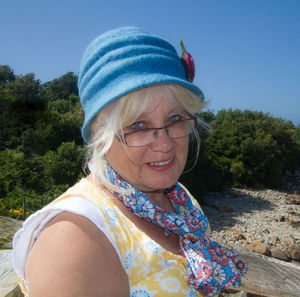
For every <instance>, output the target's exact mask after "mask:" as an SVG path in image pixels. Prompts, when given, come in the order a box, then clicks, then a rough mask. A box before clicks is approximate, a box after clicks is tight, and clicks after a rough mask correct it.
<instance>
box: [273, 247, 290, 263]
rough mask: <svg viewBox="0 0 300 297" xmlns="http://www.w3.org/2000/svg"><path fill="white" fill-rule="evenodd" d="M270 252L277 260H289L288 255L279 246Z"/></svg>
mask: <svg viewBox="0 0 300 297" xmlns="http://www.w3.org/2000/svg"><path fill="white" fill-rule="evenodd" d="M270 252H271V255H272V257H274V258H276V259H279V260H283V261H288V260H289V258H288V256H287V254H286V253H285V252H284V251H282V250H281V248H279V247H277V246H276V247H274V248H271V250H270Z"/></svg>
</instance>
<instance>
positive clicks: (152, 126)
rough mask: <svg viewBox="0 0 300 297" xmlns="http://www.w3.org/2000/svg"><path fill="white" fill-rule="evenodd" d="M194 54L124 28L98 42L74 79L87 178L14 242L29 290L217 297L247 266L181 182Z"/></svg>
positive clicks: (64, 294) (196, 101) (35, 296)
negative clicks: (214, 233) (214, 231)
mask: <svg viewBox="0 0 300 297" xmlns="http://www.w3.org/2000/svg"><path fill="white" fill-rule="evenodd" d="M193 71H194V69H193V61H192V58H191V56H190V55H189V54H188V53H186V52H185V50H184V52H183V56H182V59H180V58H179V56H178V55H177V53H176V50H175V49H174V48H173V46H172V45H170V44H169V43H168V42H167V41H165V40H163V39H161V38H159V37H157V36H155V35H153V34H151V33H149V32H147V31H145V30H142V29H139V28H135V27H123V28H119V29H116V30H113V31H110V32H107V33H105V34H103V35H101V36H99V37H98V38H96V39H95V40H94V41H93V42H92V43H91V44H90V45H89V47H88V48H87V50H86V52H85V54H84V56H83V59H82V63H81V69H80V74H79V81H78V85H79V92H80V99H81V104H82V107H83V110H84V112H85V121H84V124H83V127H82V136H83V139H84V140H85V141H86V142H87V148H88V150H87V151H88V158H87V163H88V167H89V170H90V174H89V175H88V176H87V177H86V178H83V179H82V180H81V181H80V182H79V183H78V184H76V185H75V186H73V187H72V188H70V189H69V190H68V191H67V192H66V193H64V194H63V195H61V196H60V197H59V198H57V199H56V200H55V201H54V202H52V203H51V204H50V205H48V206H46V207H45V208H43V209H42V210H40V211H38V212H37V213H35V214H33V215H32V216H31V217H30V218H29V219H28V220H27V221H26V222H25V223H24V226H23V228H22V229H21V230H20V231H19V232H18V233H17V234H16V236H15V238H14V268H15V271H16V273H17V274H18V275H19V278H20V285H21V287H22V290H23V292H24V293H25V294H26V296H30V297H41V296H43V297H53V296H55V297H76V296H80V297H84V296H88V297H93V296H95V297H101V296H103V297H109V296H115V297H121V296H131V297H134V296H136V297H137V296H139V297H141V296H153V297H156V296H164V297H167V296H217V295H218V292H220V291H221V290H222V289H224V288H228V287H229V286H232V285H235V286H238V285H239V284H240V276H241V275H242V274H243V273H244V272H245V270H246V269H245V266H244V264H243V263H242V262H241V261H237V260H236V258H237V255H236V254H235V253H233V252H231V251H229V250H228V249H226V248H223V247H221V246H220V245H219V244H218V243H216V242H213V241H211V240H210V239H209V237H208V235H207V234H208V222H207V219H206V217H205V215H204V214H203V212H202V210H201V208H200V206H199V205H198V204H197V202H196V200H195V199H194V198H193V197H191V195H190V193H189V192H188V191H187V190H186V189H185V188H184V187H183V186H182V185H181V184H179V183H178V179H179V177H180V175H181V174H182V172H183V170H184V167H185V163H186V159H187V155H188V148H189V143H190V142H191V141H196V143H198V148H199V136H198V133H197V125H198V121H197V118H196V115H197V114H198V113H199V112H200V110H201V108H202V107H203V105H204V103H203V95H202V92H201V90H200V89H199V88H198V87H197V86H195V85H194V84H192V82H191V81H192V79H193V75H194V73H193Z"/></svg>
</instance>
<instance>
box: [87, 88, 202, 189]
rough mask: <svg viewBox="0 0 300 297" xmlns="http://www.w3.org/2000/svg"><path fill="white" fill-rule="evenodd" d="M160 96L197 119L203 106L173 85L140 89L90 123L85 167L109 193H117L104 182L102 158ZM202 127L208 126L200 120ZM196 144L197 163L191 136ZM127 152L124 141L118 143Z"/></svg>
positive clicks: (198, 98) (107, 108)
mask: <svg viewBox="0 0 300 297" xmlns="http://www.w3.org/2000/svg"><path fill="white" fill-rule="evenodd" d="M158 95H159V96H162V97H163V98H166V99H167V100H170V101H171V102H172V101H174V102H176V103H177V104H178V103H179V104H180V105H181V106H182V107H183V109H184V110H185V111H186V112H188V113H190V114H192V115H196V116H197V115H198V114H199V113H200V111H201V110H202V109H203V107H204V106H205V105H206V103H205V102H203V100H202V98H201V97H199V96H198V95H196V94H195V93H194V92H193V91H191V90H189V89H187V88H184V87H182V86H180V85H176V84H162V85H155V86H150V87H146V88H142V89H139V90H137V91H134V92H131V93H129V94H127V95H125V96H123V97H121V98H119V99H118V100H116V101H114V102H112V103H110V104H108V105H107V106H105V107H104V108H103V109H102V110H101V111H100V112H99V113H98V114H97V116H96V117H95V118H94V119H93V122H92V124H91V133H90V141H89V143H88V145H87V154H86V167H88V168H89V170H90V172H91V173H92V175H93V177H95V176H98V177H99V178H100V180H101V182H102V184H103V185H104V186H105V187H107V188H108V189H110V190H114V191H118V189H116V188H115V187H114V186H113V185H112V184H111V183H110V182H109V181H108V179H107V175H106V172H105V163H106V158H105V155H106V153H107V152H108V151H109V149H110V147H111V145H112V143H113V141H114V139H115V137H119V136H118V132H120V131H121V132H122V131H123V128H124V127H127V126H128V125H131V124H133V123H134V122H135V121H136V120H137V119H138V118H139V117H140V116H141V115H142V114H143V113H145V111H146V110H147V109H148V108H149V107H150V106H151V102H152V100H153V99H154V98H157V96H158ZM199 123H200V124H202V125H203V126H204V127H206V126H207V125H206V124H205V123H204V122H202V121H201V120H199ZM194 136H195V138H196V141H197V149H196V158H195V159H196V160H197V158H198V154H199V149H200V137H199V134H198V131H195V132H194ZM120 141H121V143H122V144H123V147H124V149H125V150H126V151H127V148H126V144H125V142H124V140H122V139H120Z"/></svg>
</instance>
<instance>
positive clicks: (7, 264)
mask: <svg viewBox="0 0 300 297" xmlns="http://www.w3.org/2000/svg"><path fill="white" fill-rule="evenodd" d="M11 263H12V251H11V250H0V296H1V297H4V296H11V297H13V296H17V295H11V294H12V292H13V291H15V290H17V289H16V287H17V286H18V280H17V276H16V274H15V273H14V271H13V269H12V265H11ZM20 296H22V295H20Z"/></svg>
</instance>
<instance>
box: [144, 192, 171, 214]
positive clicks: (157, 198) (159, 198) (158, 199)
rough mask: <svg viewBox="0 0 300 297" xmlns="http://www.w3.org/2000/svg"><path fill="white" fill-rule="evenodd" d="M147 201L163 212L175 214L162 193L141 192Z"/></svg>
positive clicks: (169, 202)
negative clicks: (163, 210)
mask: <svg viewBox="0 0 300 297" xmlns="http://www.w3.org/2000/svg"><path fill="white" fill-rule="evenodd" d="M143 193H144V194H145V195H147V197H148V198H149V200H150V201H151V202H152V203H154V204H155V205H157V206H158V207H161V208H163V209H165V210H168V211H172V212H175V210H174V208H173V205H172V202H171V201H170V200H169V199H168V198H167V197H166V196H165V195H164V192H163V191H154V192H143Z"/></svg>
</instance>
